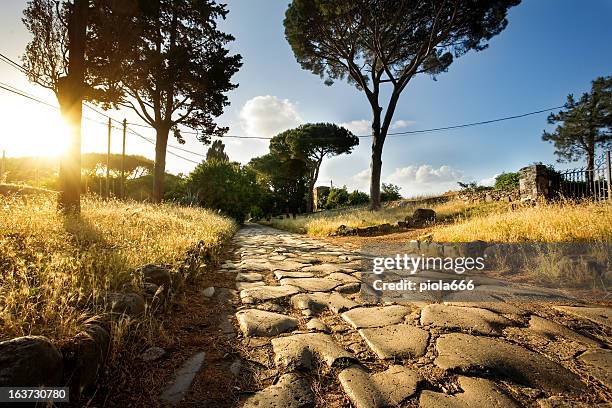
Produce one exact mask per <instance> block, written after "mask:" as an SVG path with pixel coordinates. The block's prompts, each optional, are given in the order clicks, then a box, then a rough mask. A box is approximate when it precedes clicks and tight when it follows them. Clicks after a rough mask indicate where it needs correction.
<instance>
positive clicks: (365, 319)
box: [340, 295, 410, 329]
mask: <svg viewBox="0 0 612 408" xmlns="http://www.w3.org/2000/svg"><path fill="white" fill-rule="evenodd" d="M340 296H341V295H340ZM409 313H410V309H409V308H407V307H405V306H400V305H391V306H381V307H358V308H356V309H352V310H349V311H348V312H345V313H342V318H343V319H344V320H346V321H347V322H348V323H349V324H351V325H352V326H353V327H354V328H356V329H361V328H363V327H381V326H388V325H391V324H397V323H402V322H403V321H404V317H405V316H406V315H408V314H409Z"/></svg>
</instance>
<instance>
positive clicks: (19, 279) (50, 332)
mask: <svg viewBox="0 0 612 408" xmlns="http://www.w3.org/2000/svg"><path fill="white" fill-rule="evenodd" d="M0 208H2V213H1V215H0V273H1V274H2V276H1V279H0V341H1V340H6V339H8V338H12V337H16V336H23V335H30V334H37V335H46V336H48V337H50V338H52V339H55V340H60V339H64V338H68V337H70V336H72V335H74V334H75V333H76V332H77V331H78V330H79V328H80V327H81V325H82V323H83V322H84V321H85V320H86V319H88V318H90V317H92V315H94V314H96V313H100V312H102V310H104V305H103V302H104V298H105V295H106V294H107V293H108V292H109V291H120V290H121V289H122V288H123V287H125V286H126V285H127V286H132V287H136V285H135V283H136V280H137V278H135V276H134V274H133V272H134V271H135V269H136V268H138V267H139V266H141V265H143V264H147V263H164V264H171V265H172V264H174V265H176V264H177V262H180V261H181V260H182V259H184V258H185V256H186V253H187V251H188V250H189V249H190V248H192V247H194V245H195V244H196V243H198V242H199V241H203V242H204V243H205V245H206V246H208V248H210V251H209V252H210V253H211V254H212V256H213V257H214V256H216V255H219V252H220V249H221V247H222V246H223V245H224V243H226V242H227V241H228V240H229V238H231V236H232V235H233V234H234V232H235V230H236V228H237V226H236V224H235V223H234V222H233V221H231V220H230V219H228V218H225V217H222V216H220V215H217V214H216V213H213V212H211V211H207V210H204V209H200V208H185V207H178V206H173V205H166V204H164V205H151V204H142V203H135V202H127V203H126V202H120V201H114V200H111V201H102V200H99V199H94V198H84V199H83V200H82V215H81V216H78V217H77V216H63V215H61V214H60V213H58V212H57V210H56V203H55V200H54V198H53V196H51V195H46V194H41V195H34V196H22V197H18V196H2V195H0Z"/></svg>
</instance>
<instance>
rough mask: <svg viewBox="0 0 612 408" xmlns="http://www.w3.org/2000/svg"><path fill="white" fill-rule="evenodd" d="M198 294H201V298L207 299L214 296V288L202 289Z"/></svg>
mask: <svg viewBox="0 0 612 408" xmlns="http://www.w3.org/2000/svg"><path fill="white" fill-rule="evenodd" d="M200 293H201V294H202V296H204V297H207V298H209V297H212V296H213V295H214V294H215V288H214V287H212V286H210V287H208V288H206V289H202V291H201V292H200Z"/></svg>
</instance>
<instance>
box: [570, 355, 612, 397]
mask: <svg viewBox="0 0 612 408" xmlns="http://www.w3.org/2000/svg"><path fill="white" fill-rule="evenodd" d="M578 360H579V361H580V362H582V363H584V365H585V366H586V368H587V369H588V373H589V374H591V375H592V376H593V377H595V378H597V379H598V380H599V381H601V382H602V383H604V384H606V386H607V387H608V388H612V351H610V350H607V349H596V350H589V351H587V352H585V353H582V354H581V355H580V357H578Z"/></svg>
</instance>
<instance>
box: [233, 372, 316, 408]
mask: <svg viewBox="0 0 612 408" xmlns="http://www.w3.org/2000/svg"><path fill="white" fill-rule="evenodd" d="M314 406H315V397H314V394H313V392H312V390H311V389H310V385H309V384H308V381H307V380H306V379H305V378H303V377H301V376H299V375H298V374H296V373H289V374H285V375H282V376H281V377H280V378H279V379H278V382H277V383H276V384H274V385H271V386H269V387H268V388H265V389H263V390H261V391H259V392H257V393H255V395H253V396H252V397H249V398H248V399H247V400H246V401H245V403H244V405H243V408H310V407H314Z"/></svg>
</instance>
